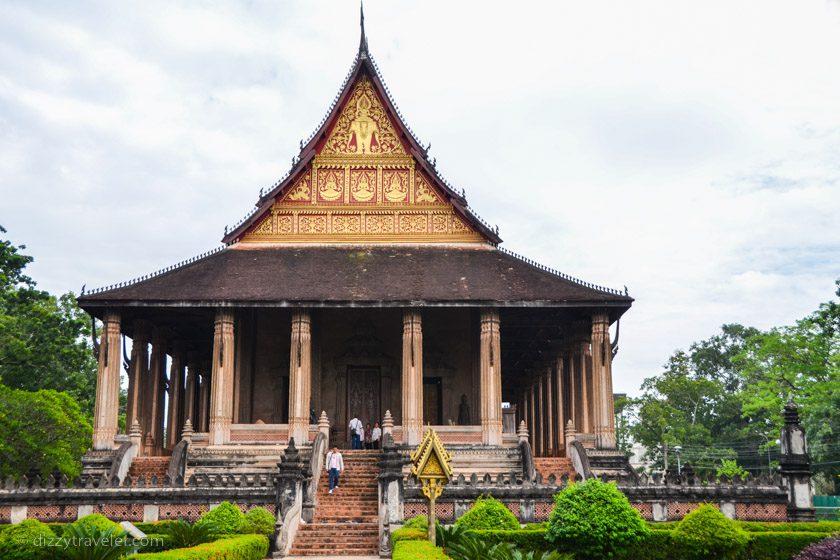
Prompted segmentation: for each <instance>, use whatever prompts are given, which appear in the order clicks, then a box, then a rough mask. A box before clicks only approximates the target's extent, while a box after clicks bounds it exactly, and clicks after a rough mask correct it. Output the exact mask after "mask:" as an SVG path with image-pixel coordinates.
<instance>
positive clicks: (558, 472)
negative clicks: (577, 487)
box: [534, 457, 575, 481]
mask: <svg viewBox="0 0 840 560" xmlns="http://www.w3.org/2000/svg"><path fill="white" fill-rule="evenodd" d="M534 469H535V470H536V471H537V472H538V473H540V474H541V475H542V478H543V481H546V480H548V475H550V474H553V475H554V476H555V477H556V478H558V479H559V478H560V477H561V476H563V475H564V474H568V475H569V477H572V476H574V474H575V468H574V467H573V466H572V460H571V459H569V458H568V457H534Z"/></svg>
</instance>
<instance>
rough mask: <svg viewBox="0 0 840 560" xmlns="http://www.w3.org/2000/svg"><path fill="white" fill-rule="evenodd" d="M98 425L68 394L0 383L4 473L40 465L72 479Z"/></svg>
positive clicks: (0, 446)
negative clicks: (25, 388) (26, 389)
mask: <svg viewBox="0 0 840 560" xmlns="http://www.w3.org/2000/svg"><path fill="white" fill-rule="evenodd" d="M92 432H93V430H92V429H91V425H90V421H89V420H88V418H87V416H86V415H85V414H83V413H82V411H81V409H80V407H79V404H78V403H77V402H76V401H75V400H74V399H73V398H72V397H71V396H70V395H68V394H67V393H61V392H58V391H52V390H41V391H36V392H30V391H22V390H19V389H12V388H10V387H6V386H5V385H0V476H2V477H7V476H13V477H19V476H21V475H23V474H27V473H30V472H31V471H33V470H36V471H37V472H39V473H40V474H41V476H48V475H49V474H50V473H52V472H55V471H59V472H61V473H64V474H65V475H67V477H68V478H72V477H74V476H76V475H77V474H78V473H79V470H80V468H81V463H80V459H81V457H82V454H83V453H84V452H85V451H87V449H88V447H89V445H90V438H91V435H92Z"/></svg>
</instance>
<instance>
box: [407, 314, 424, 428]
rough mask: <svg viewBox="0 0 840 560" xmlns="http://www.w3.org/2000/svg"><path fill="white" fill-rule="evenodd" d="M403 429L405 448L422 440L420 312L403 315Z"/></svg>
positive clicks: (421, 330)
mask: <svg viewBox="0 0 840 560" xmlns="http://www.w3.org/2000/svg"><path fill="white" fill-rule="evenodd" d="M402 427H403V439H402V443H403V444H404V445H417V444H419V443H420V440H421V439H422V438H423V326H422V318H421V315H420V311H418V310H415V309H407V310H405V311H404V312H403V352H402Z"/></svg>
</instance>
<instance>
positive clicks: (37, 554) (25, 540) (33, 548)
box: [0, 519, 56, 560]
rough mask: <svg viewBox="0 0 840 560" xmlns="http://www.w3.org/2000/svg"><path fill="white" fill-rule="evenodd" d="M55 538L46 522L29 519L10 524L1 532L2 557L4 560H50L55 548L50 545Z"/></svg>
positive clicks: (0, 547) (0, 550) (0, 553)
mask: <svg viewBox="0 0 840 560" xmlns="http://www.w3.org/2000/svg"><path fill="white" fill-rule="evenodd" d="M54 538H55V533H53V532H52V531H51V530H50V528H49V527H47V525H46V524H45V523H41V522H40V521H36V520H35V519H27V520H26V521H21V522H20V523H16V524H15V525H9V526H8V528H6V529H5V530H4V531H3V532H2V533H0V558H2V559H3V560H48V559H50V558H53V552H54V551H55V550H56V549H55V548H51V547H50V546H49V544H50V541H51V540H52V539H54Z"/></svg>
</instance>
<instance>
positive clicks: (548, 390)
mask: <svg viewBox="0 0 840 560" xmlns="http://www.w3.org/2000/svg"><path fill="white" fill-rule="evenodd" d="M552 374H553V371H552V369H551V368H548V371H547V372H546V374H545V394H546V397H547V399H546V400H547V403H546V407H545V411H546V418H545V421H546V427H547V430H546V441H547V442H548V445H547V446H546V452H547V453H548V455H549V456H550V457H553V456H554V455H555V450H556V449H557V444H556V442H555V441H554V403H555V398H554V382H553V381H554V380H553V377H554V376H553V375H552Z"/></svg>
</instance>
